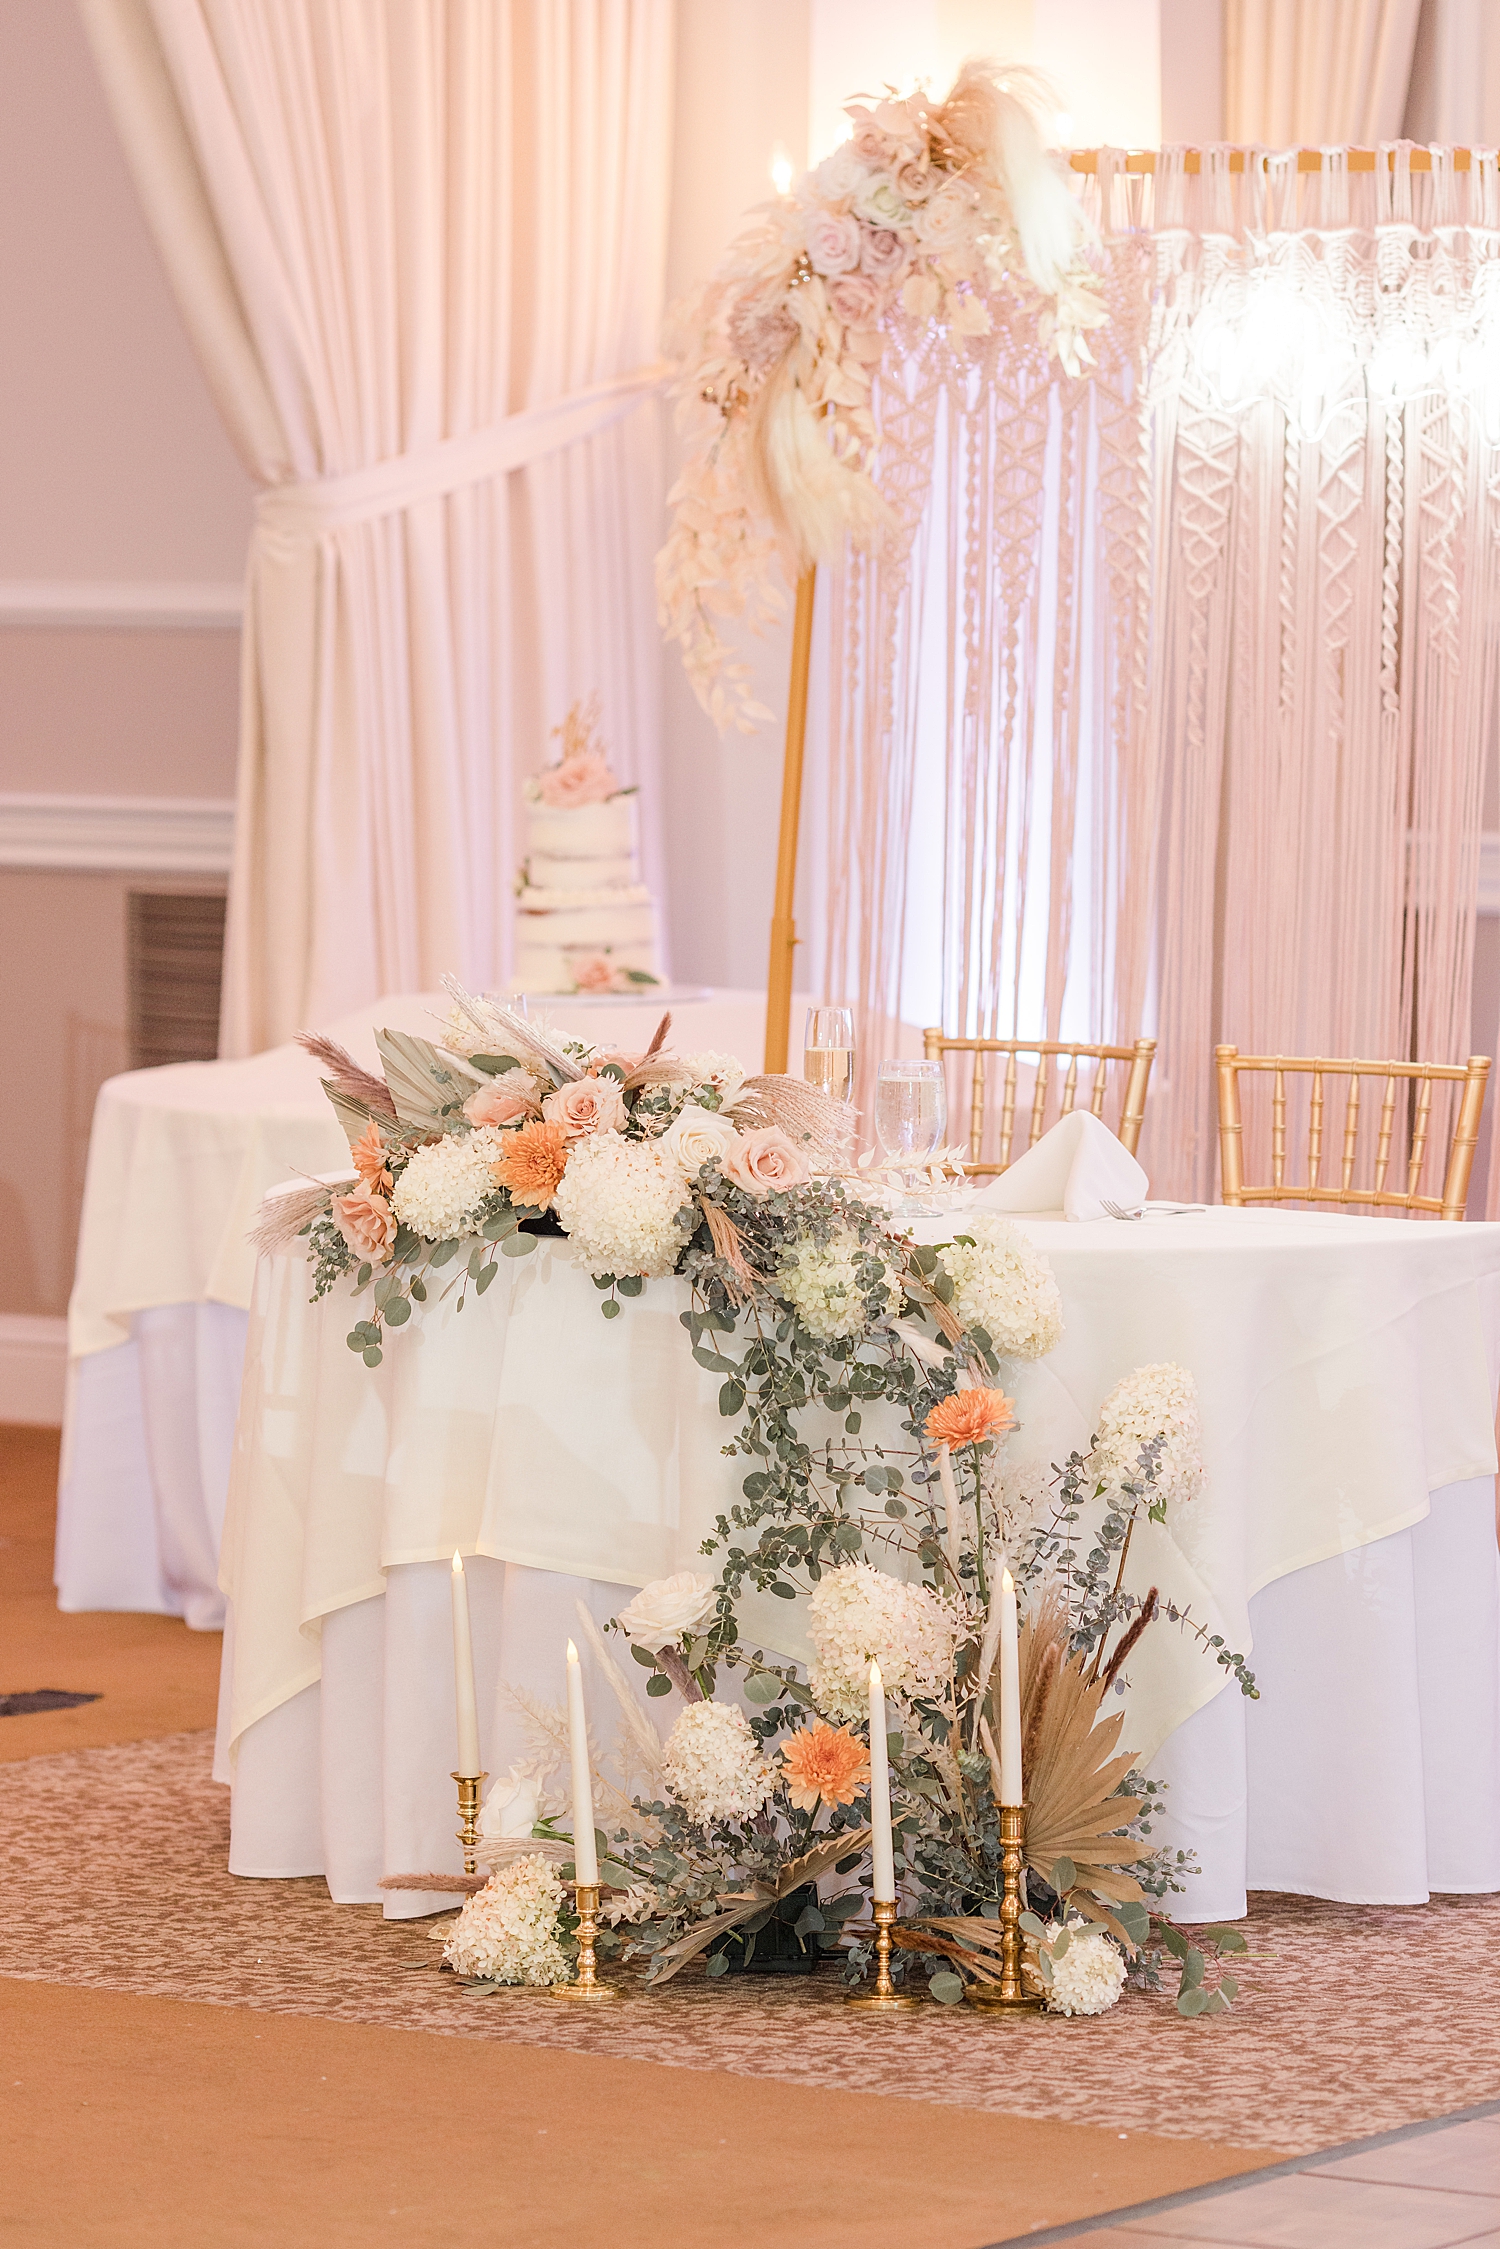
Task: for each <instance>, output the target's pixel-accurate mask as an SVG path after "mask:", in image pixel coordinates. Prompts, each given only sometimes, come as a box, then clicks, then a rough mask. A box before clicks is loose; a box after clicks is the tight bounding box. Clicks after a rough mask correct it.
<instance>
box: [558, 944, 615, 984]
mask: <svg viewBox="0 0 1500 2249" xmlns="http://www.w3.org/2000/svg"><path fill="white" fill-rule="evenodd" d="M569 966H570V967H571V969H572V971H573V989H574V990H575V991H577V992H612V991H613V990H614V988H615V972H614V969H613V967H612V966H611V965H610V962H609V960H608V959H607V958H606V956H605V955H604V954H603V953H586V954H585V955H584V957H583V959H582V960H577V961H572V962H570V963H569Z"/></svg>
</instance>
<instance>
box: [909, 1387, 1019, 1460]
mask: <svg viewBox="0 0 1500 2249" xmlns="http://www.w3.org/2000/svg"><path fill="white" fill-rule="evenodd" d="M1015 1425H1016V1409H1015V1407H1014V1406H1013V1405H1012V1404H1011V1402H1010V1400H1009V1398H1007V1397H1006V1395H1005V1392H1004V1391H1003V1390H985V1389H982V1388H981V1389H975V1390H955V1392H954V1393H953V1396H952V1397H951V1398H944V1399H942V1400H941V1401H940V1402H939V1403H938V1404H937V1405H935V1406H934V1407H933V1409H932V1411H931V1413H929V1415H928V1416H927V1419H926V1421H925V1422H924V1423H923V1428H924V1429H925V1430H926V1432H927V1442H928V1444H929V1445H946V1446H947V1447H948V1449H949V1451H950V1452H954V1451H956V1450H957V1449H958V1447H959V1446H960V1445H978V1444H982V1443H983V1441H984V1439H985V1438H986V1437H998V1436H1000V1435H1001V1434H1002V1433H1003V1431H1005V1430H1007V1429H1014V1427H1015Z"/></svg>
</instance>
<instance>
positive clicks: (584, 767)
mask: <svg viewBox="0 0 1500 2249" xmlns="http://www.w3.org/2000/svg"><path fill="white" fill-rule="evenodd" d="M536 785H537V793H538V795H539V796H540V797H541V800H542V802H543V804H551V805H558V806H562V807H564V808H566V807H567V806H569V805H574V804H602V803H603V802H604V800H605V798H606V797H612V796H616V795H618V793H619V788H620V784H619V782H618V781H617V780H616V779H615V777H614V775H613V773H611V771H610V769H609V761H608V759H607V758H603V757H601V756H600V755H599V752H598V751H597V750H585V751H584V752H583V754H582V755H581V756H580V757H565V758H564V759H563V761H562V764H561V765H549V766H548V768H547V770H546V772H545V773H539V774H538V775H537V777H536Z"/></svg>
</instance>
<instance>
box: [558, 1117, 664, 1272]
mask: <svg viewBox="0 0 1500 2249" xmlns="http://www.w3.org/2000/svg"><path fill="white" fill-rule="evenodd" d="M688 1199H689V1198H688V1189H687V1180H686V1178H685V1177H684V1174H683V1170H682V1166H681V1165H680V1164H678V1163H676V1162H674V1160H673V1158H672V1156H671V1154H670V1153H669V1152H668V1151H667V1150H665V1149H663V1148H662V1147H661V1146H660V1144H659V1143H658V1142H656V1141H652V1140H625V1139H622V1138H621V1136H620V1134H619V1133H616V1132H601V1133H596V1134H595V1135H594V1136H593V1138H592V1139H590V1140H584V1141H580V1142H579V1143H578V1145H577V1146H576V1147H575V1148H574V1150H573V1152H572V1154H571V1155H570V1157H569V1158H568V1168H567V1170H566V1171H565V1172H564V1173H563V1176H562V1181H561V1184H560V1185H559V1187H558V1190H557V1194H556V1197H555V1199H554V1201H553V1206H552V1207H553V1209H554V1210H555V1211H556V1212H557V1215H558V1218H559V1220H560V1221H561V1223H562V1225H563V1227H564V1228H565V1230H566V1232H567V1233H568V1234H569V1235H570V1237H571V1238H572V1241H573V1246H574V1248H575V1249H576V1250H577V1252H578V1254H579V1256H580V1257H581V1258H582V1260H583V1262H584V1264H585V1265H587V1266H588V1268H589V1270H590V1272H593V1273H644V1274H645V1275H646V1276H647V1278H648V1279H650V1278H653V1277H657V1278H659V1277H660V1276H661V1275H663V1274H666V1273H670V1272H671V1271H672V1269H673V1267H674V1266H675V1265H676V1263H677V1259H678V1257H679V1256H680V1254H681V1252H682V1248H683V1244H684V1242H685V1241H686V1239H687V1235H686V1233H685V1232H683V1231H681V1230H679V1228H678V1226H677V1223H676V1221H677V1213H678V1212H679V1211H680V1210H681V1209H682V1208H683V1207H684V1206H685V1205H686V1204H687V1202H688Z"/></svg>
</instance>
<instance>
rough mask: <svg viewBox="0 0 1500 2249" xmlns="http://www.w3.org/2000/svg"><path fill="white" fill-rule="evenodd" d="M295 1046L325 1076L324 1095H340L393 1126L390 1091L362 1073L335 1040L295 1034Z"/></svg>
mask: <svg viewBox="0 0 1500 2249" xmlns="http://www.w3.org/2000/svg"><path fill="white" fill-rule="evenodd" d="M297 1044H298V1046H300V1047H301V1048H302V1050H303V1052H304V1053H305V1054H310V1055H311V1056H312V1058H313V1060H314V1061H315V1062H321V1063H322V1065H323V1067H324V1069H325V1070H326V1071H327V1072H328V1076H327V1077H326V1078H325V1079H324V1081H323V1084H324V1090H325V1091H326V1092H328V1093H329V1094H330V1095H332V1094H335V1093H338V1094H342V1095H343V1097H344V1099H345V1100H346V1101H352V1102H354V1103H356V1104H357V1105H358V1106H359V1107H360V1108H361V1109H365V1110H367V1111H368V1112H369V1114H370V1115H371V1116H372V1117H385V1118H386V1119H388V1121H389V1122H390V1123H391V1124H394V1123H395V1122H396V1104H395V1102H394V1101H393V1100H392V1098H391V1089H390V1087H389V1086H388V1085H387V1084H386V1082H385V1080H384V1079H383V1078H377V1077H375V1076H374V1075H373V1074H372V1073H371V1072H370V1071H369V1070H365V1069H362V1068H361V1067H360V1065H359V1063H357V1062H356V1061H355V1059H354V1057H353V1055H352V1054H351V1053H350V1052H349V1051H348V1049H347V1047H342V1046H340V1045H339V1043H338V1040H337V1039H329V1038H325V1037H324V1036H323V1033H322V1032H321V1031H299V1032H298V1033H297Z"/></svg>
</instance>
